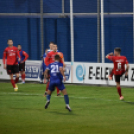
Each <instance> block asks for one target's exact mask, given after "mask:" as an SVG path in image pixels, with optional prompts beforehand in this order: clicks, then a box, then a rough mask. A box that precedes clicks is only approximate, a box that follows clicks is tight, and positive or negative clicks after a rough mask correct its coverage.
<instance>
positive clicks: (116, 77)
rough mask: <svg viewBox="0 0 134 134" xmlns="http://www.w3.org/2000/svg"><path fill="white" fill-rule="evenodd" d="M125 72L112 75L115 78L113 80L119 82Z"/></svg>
mask: <svg viewBox="0 0 134 134" xmlns="http://www.w3.org/2000/svg"><path fill="white" fill-rule="evenodd" d="M124 73H125V71H124V72H123V73H122V74H121V75H114V78H115V82H118V83H120V78H121V77H122V75H123V74H124Z"/></svg>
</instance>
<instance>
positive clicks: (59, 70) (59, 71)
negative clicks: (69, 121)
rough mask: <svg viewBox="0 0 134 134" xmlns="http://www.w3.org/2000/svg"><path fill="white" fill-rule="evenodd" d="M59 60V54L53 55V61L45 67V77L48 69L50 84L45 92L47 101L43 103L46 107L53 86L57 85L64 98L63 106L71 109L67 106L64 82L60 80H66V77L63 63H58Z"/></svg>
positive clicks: (67, 100) (67, 99) (67, 98)
mask: <svg viewBox="0 0 134 134" xmlns="http://www.w3.org/2000/svg"><path fill="white" fill-rule="evenodd" d="M59 61H60V56H59V55H55V62H53V63H51V64H49V66H48V67H47V68H46V71H45V75H46V77H48V71H50V84H49V89H48V92H47V102H46V105H45V109H47V108H48V106H49V104H50V98H51V94H52V92H53V91H54V89H55V87H58V88H59V90H60V91H61V92H62V93H63V95H64V100H65V103H66V107H65V108H66V109H68V110H69V111H71V108H70V107H69V97H68V94H67V91H66V89H65V87H64V84H63V82H62V80H64V81H65V80H66V77H65V75H64V71H63V64H62V63H60V62H59Z"/></svg>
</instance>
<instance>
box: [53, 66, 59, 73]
mask: <svg viewBox="0 0 134 134" xmlns="http://www.w3.org/2000/svg"><path fill="white" fill-rule="evenodd" d="M51 68H52V70H51V72H52V73H56V72H59V68H58V65H51Z"/></svg>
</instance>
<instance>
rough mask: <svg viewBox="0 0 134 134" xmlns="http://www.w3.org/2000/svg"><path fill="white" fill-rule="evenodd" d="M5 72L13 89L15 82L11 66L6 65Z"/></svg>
mask: <svg viewBox="0 0 134 134" xmlns="http://www.w3.org/2000/svg"><path fill="white" fill-rule="evenodd" d="M6 70H7V74H8V75H9V77H10V81H11V83H12V86H13V88H14V89H15V81H14V79H13V68H12V65H7V68H6Z"/></svg>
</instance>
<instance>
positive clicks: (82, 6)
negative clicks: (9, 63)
mask: <svg viewBox="0 0 134 134" xmlns="http://www.w3.org/2000/svg"><path fill="white" fill-rule="evenodd" d="M10 2H12V3H13V2H14V3H13V5H11V4H10ZM26 2H27V3H23V1H22V0H20V1H19V2H18V1H17V0H15V1H12V0H10V1H9V0H6V1H2V0H1V1H0V7H1V9H0V19H1V18H25V17H26V18H39V19H40V36H39V38H40V46H41V47H40V52H39V53H41V54H43V53H44V49H45V48H46V46H45V45H44V40H46V39H45V35H44V25H45V23H44V19H45V18H57V19H59V18H61V19H63V20H65V21H68V20H67V19H69V20H70V23H69V24H68V25H69V26H70V30H69V33H67V34H69V36H70V41H69V42H70V44H68V45H70V49H71V50H69V51H71V53H67V54H66V55H65V56H66V57H67V56H68V55H69V54H71V58H70V60H71V61H72V62H74V61H78V59H80V60H81V61H83V59H82V58H81V57H82V56H84V55H85V57H88V56H89V57H91V59H90V58H89V62H92V59H95V60H93V62H102V63H103V62H108V61H105V54H106V53H107V52H109V51H113V48H114V47H115V46H119V47H121V48H122V50H123V54H124V55H126V56H127V57H128V59H129V61H130V62H131V63H132V62H134V41H133V38H134V34H133V33H134V10H133V9H134V8H133V7H134V2H133V0H130V1H129V2H128V1H127V0H91V1H88V0H59V1H53V0H40V2H39V1H38V2H35V1H34V2H32V0H29V1H26ZM5 3H6V6H5ZM8 3H9V4H8ZM25 5H26V6H27V8H26V6H25ZM3 6H5V9H4V7H3ZM11 6H12V7H11ZM18 6H19V7H18ZM7 8H8V9H7ZM10 8H11V10H10ZM13 8H15V10H13ZM6 9H7V10H6ZM88 22H89V23H88ZM94 22H95V24H92V23H94ZM80 23H82V24H81V25H80ZM88 24H89V25H90V26H88ZM7 25H8V24H7ZM78 25H79V27H80V28H79V29H78V27H77V26H78ZM86 25H87V28H86ZM93 25H95V27H96V28H94V29H92V30H91V28H92V26H93ZM82 26H83V27H82ZM84 28H85V30H84ZM89 31H90V32H91V34H90V35H88V34H89ZM80 34H81V35H80ZM82 35H83V36H82ZM91 36H92V37H91ZM77 37H81V39H80V38H77ZM118 38H119V39H118ZM80 40H81V41H80ZM90 40H91V41H90ZM92 40H93V41H92ZM50 41H51V40H50ZM116 43H117V44H116ZM59 44H60V42H59ZM61 45H62V44H61ZM86 48H87V49H86ZM95 50H96V51H95ZM61 51H62V50H61ZM64 51H65V50H64ZM92 51H93V52H92ZM80 56H81V57H80ZM68 59H69V58H68ZM85 61H88V58H87V60H85Z"/></svg>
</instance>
